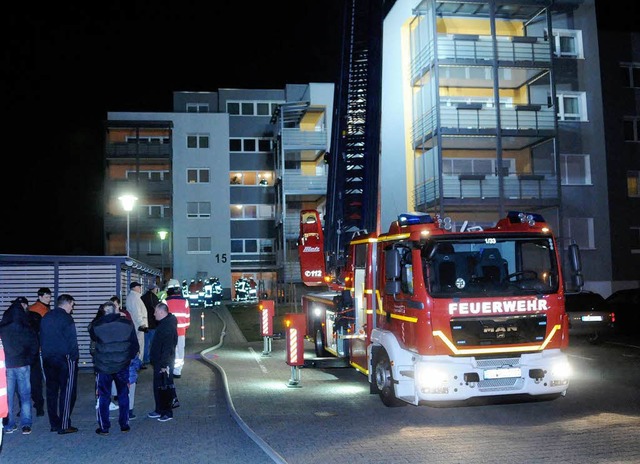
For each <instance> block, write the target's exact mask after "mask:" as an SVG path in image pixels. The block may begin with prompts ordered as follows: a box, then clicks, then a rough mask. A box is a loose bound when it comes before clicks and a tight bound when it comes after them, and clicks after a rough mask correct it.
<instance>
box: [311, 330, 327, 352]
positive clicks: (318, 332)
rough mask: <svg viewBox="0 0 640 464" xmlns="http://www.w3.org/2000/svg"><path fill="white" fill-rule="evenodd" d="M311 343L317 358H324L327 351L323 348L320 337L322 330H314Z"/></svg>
mask: <svg viewBox="0 0 640 464" xmlns="http://www.w3.org/2000/svg"><path fill="white" fill-rule="evenodd" d="M313 344H314V346H315V349H316V356H317V357H318V358H324V357H325V356H327V354H328V353H327V352H326V351H325V349H324V341H323V339H322V330H320V329H317V330H316V336H315V338H314V339H313Z"/></svg>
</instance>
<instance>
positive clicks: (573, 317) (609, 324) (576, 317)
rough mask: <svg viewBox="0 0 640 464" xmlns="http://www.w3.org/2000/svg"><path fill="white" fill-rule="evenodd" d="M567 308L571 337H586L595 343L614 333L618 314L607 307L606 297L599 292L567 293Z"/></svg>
mask: <svg viewBox="0 0 640 464" xmlns="http://www.w3.org/2000/svg"><path fill="white" fill-rule="evenodd" d="M565 310H566V311H567V315H568V316H569V336H570V337H571V336H577V337H586V338H587V340H589V342H590V343H594V344H595V343H599V342H601V341H602V339H603V337H607V336H609V335H611V334H612V333H613V330H614V323H615V317H616V316H615V315H614V314H613V312H612V311H610V310H609V309H608V308H607V305H606V303H605V299H604V297H603V296H602V295H600V294H599V293H596V292H588V291H583V292H580V293H567V294H566V295H565Z"/></svg>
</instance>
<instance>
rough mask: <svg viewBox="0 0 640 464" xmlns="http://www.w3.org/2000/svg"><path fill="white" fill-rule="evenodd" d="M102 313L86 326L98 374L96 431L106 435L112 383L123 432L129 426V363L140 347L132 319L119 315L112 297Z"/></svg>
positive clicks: (108, 423)
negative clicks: (115, 391) (93, 343)
mask: <svg viewBox="0 0 640 464" xmlns="http://www.w3.org/2000/svg"><path fill="white" fill-rule="evenodd" d="M102 308H103V309H104V316H102V317H100V318H98V319H97V320H96V321H95V322H94V323H93V324H92V325H91V327H90V329H89V336H90V337H91V340H93V341H95V342H96V347H95V355H94V357H93V363H94V366H95V370H96V375H97V386H98V396H99V398H100V400H99V401H100V407H99V408H98V414H97V416H98V426H99V427H98V428H97V429H96V433H97V434H98V435H107V434H108V433H109V428H110V427H111V421H110V420H109V405H110V404H111V384H112V382H115V384H116V389H117V391H118V405H119V406H120V408H119V416H118V423H119V424H120V430H121V431H122V432H128V431H129V430H131V427H129V385H128V384H129V364H130V363H131V360H132V359H133V358H135V357H136V356H137V354H138V351H139V350H140V345H139V343H138V336H137V334H136V329H135V327H134V326H133V322H131V321H129V320H127V318H125V317H122V316H121V315H120V312H119V311H118V308H117V307H116V305H115V304H114V303H113V302H112V301H107V302H106V303H104V304H103V305H102Z"/></svg>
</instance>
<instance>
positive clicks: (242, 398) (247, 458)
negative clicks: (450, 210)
mask: <svg viewBox="0 0 640 464" xmlns="http://www.w3.org/2000/svg"><path fill="white" fill-rule="evenodd" d="M229 308H230V311H228V310H227V308H226V307H221V308H218V309H216V310H215V311H211V310H207V311H205V312H204V314H205V323H204V327H205V329H204V338H205V340H204V341H203V340H200V328H199V326H200V321H199V314H200V311H199V310H194V311H193V313H192V326H191V329H190V333H189V337H188V340H187V352H188V353H189V357H188V359H187V362H186V365H185V368H184V370H183V376H182V378H181V379H180V380H178V381H177V382H178V383H177V385H178V394H179V395H180V399H181V402H182V406H181V407H180V408H179V409H177V410H176V414H175V419H174V420H173V421H170V422H167V423H160V422H158V421H156V420H152V419H148V418H145V417H144V415H145V413H146V412H148V411H150V410H151V409H152V408H153V402H152V398H151V372H150V371H149V370H146V371H143V372H142V374H141V380H140V383H139V385H138V389H137V393H136V408H135V409H136V413H137V414H138V419H136V420H134V421H132V423H131V426H132V430H131V432H130V433H128V434H123V433H121V432H120V431H119V430H118V428H117V427H114V428H113V429H112V433H111V434H110V435H109V436H107V437H101V436H98V435H96V434H95V432H94V430H95V428H96V422H95V417H94V405H95V402H94V397H93V376H92V375H91V373H83V374H82V375H81V382H80V388H79V394H78V402H77V404H76V408H75V410H74V413H73V415H72V420H73V424H74V425H75V426H77V427H79V428H80V432H79V433H77V434H72V435H65V436H60V435H57V434H52V433H50V432H49V426H48V422H47V419H46V418H35V422H34V428H33V429H34V431H33V433H32V434H31V435H28V436H23V435H21V434H17V433H14V434H12V435H7V436H5V444H4V450H3V452H2V454H1V455H0V462H2V463H4V462H30V463H54V464H55V463H65V464H68V463H71V462H72V463H95V462H96V461H98V460H100V461H108V462H119V463H125V464H126V463H136V464H139V463H140V462H160V461H163V462H164V461H175V462H180V463H196V462H198V463H209V462H215V463H222V464H224V463H258V464H261V463H271V462H277V463H288V464H315V463H317V464H327V463H342V462H348V463H349V464H359V463H362V464H365V463H366V464H375V463H380V464H383V463H384V464H387V463H389V462H393V463H394V464H396V463H411V464H415V463H427V462H428V463H468V462H473V463H492V464H493V463H548V462H561V463H576V464H577V463H580V464H583V463H612V462H615V463H636V464H637V463H638V462H640V390H639V389H638V385H639V384H640V345H639V344H638V343H636V342H633V341H631V342H630V341H629V340H625V341H616V342H613V343H605V344H602V345H599V346H593V345H589V344H588V343H586V342H584V341H581V340H578V339H576V340H572V342H571V346H570V349H569V353H568V354H569V357H570V361H571V363H572V366H573V368H574V378H573V380H572V382H571V385H570V388H569V392H568V394H567V396H566V397H564V398H559V399H557V400H554V401H545V402H516V403H485V404H480V405H459V406H456V407H433V406H419V407H416V406H409V405H408V406H405V407H400V408H387V407H385V406H384V405H382V403H381V401H380V399H379V398H378V397H377V396H376V395H370V394H369V388H368V384H367V382H366V378H365V376H363V375H362V374H360V373H358V372H357V371H355V370H353V369H350V368H302V369H300V371H299V372H300V379H301V381H300V385H299V386H298V388H291V387H290V385H289V380H290V377H291V374H292V371H291V367H290V366H288V365H286V363H285V355H284V340H273V345H272V351H271V353H269V355H268V356H264V355H263V354H262V351H263V348H264V345H263V343H262V342H250V343H247V342H246V341H245V340H244V339H243V337H242V334H240V333H239V331H238V330H237V327H234V326H233V323H232V318H231V315H230V312H231V313H233V308H232V307H231V306H230V307H229ZM224 323H226V325H224ZM221 332H223V337H222V339H223V340H224V342H223V343H222V344H221V345H220V344H219V341H220V333H221ZM211 348H213V349H211ZM305 348H306V356H307V357H312V356H313V346H312V344H311V343H310V342H309V343H308V346H306V347H305ZM202 352H204V353H205V356H204V357H205V358H207V361H208V362H204V361H203V360H202V359H201V356H200V353H202ZM114 419H115V417H114Z"/></svg>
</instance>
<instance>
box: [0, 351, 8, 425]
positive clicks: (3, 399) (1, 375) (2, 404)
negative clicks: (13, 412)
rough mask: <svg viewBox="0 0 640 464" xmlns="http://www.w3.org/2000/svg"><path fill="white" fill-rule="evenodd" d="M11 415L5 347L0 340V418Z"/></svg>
mask: <svg viewBox="0 0 640 464" xmlns="http://www.w3.org/2000/svg"><path fill="white" fill-rule="evenodd" d="M8 415H9V398H8V396H7V366H6V365H5V363H4V347H3V346H2V340H1V339H0V417H7V416H8Z"/></svg>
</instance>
